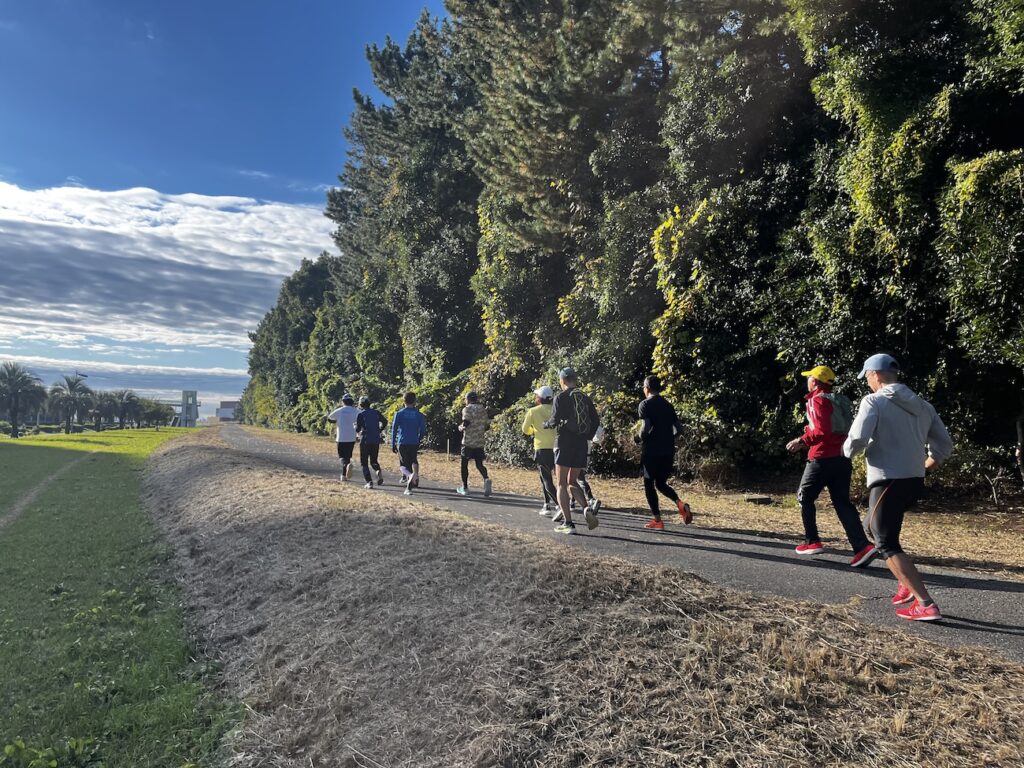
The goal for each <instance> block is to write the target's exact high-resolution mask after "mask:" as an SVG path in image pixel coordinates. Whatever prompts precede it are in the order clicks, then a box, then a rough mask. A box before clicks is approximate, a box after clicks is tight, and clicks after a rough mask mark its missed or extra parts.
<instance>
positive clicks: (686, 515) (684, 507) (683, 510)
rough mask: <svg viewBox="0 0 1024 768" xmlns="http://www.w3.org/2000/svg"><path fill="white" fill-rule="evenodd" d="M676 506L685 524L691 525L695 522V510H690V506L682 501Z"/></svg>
mask: <svg viewBox="0 0 1024 768" xmlns="http://www.w3.org/2000/svg"><path fill="white" fill-rule="evenodd" d="M676 506H677V507H678V508H679V516H680V517H681V518H683V524H684V525H689V524H690V523H692V522H693V510H691V509H690V505H689V504H687V503H686V502H685V501H683V500H682V499H680V500H679V501H677V502H676Z"/></svg>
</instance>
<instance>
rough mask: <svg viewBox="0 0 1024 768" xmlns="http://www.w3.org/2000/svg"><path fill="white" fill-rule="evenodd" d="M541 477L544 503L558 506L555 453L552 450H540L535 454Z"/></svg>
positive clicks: (534, 457)
mask: <svg viewBox="0 0 1024 768" xmlns="http://www.w3.org/2000/svg"><path fill="white" fill-rule="evenodd" d="M533 460H534V461H535V462H537V472H538V474H539V475H540V487H541V490H543V491H544V503H545V504H554V505H555V506H556V507H557V506H558V490H557V489H556V488H555V479H554V477H553V476H552V473H553V472H554V471H555V452H554V450H553V449H551V448H538V449H537V450H536V451H535V452H534V454H533Z"/></svg>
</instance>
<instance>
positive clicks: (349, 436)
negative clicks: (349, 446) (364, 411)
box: [327, 405, 359, 443]
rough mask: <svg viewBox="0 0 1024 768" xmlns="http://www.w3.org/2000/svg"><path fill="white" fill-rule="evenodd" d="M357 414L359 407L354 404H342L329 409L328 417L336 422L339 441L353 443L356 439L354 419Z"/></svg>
mask: <svg viewBox="0 0 1024 768" xmlns="http://www.w3.org/2000/svg"><path fill="white" fill-rule="evenodd" d="M358 416H359V409H358V408H356V407H355V406H354V405H343V406H341V408H335V409H334V410H333V411H331V414H330V416H328V417H327V418H328V419H331V420H333V421H336V422H338V437H337V440H338V442H339V443H354V442H355V441H356V419H357V418H358Z"/></svg>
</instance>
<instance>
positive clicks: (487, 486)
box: [484, 477, 491, 496]
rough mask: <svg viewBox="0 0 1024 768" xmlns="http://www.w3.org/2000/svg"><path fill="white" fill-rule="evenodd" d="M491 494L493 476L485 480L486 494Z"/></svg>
mask: <svg viewBox="0 0 1024 768" xmlns="http://www.w3.org/2000/svg"><path fill="white" fill-rule="evenodd" d="M490 495H491V478H489V477H488V478H487V479H486V480H484V496H490Z"/></svg>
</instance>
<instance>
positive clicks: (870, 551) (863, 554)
mask: <svg viewBox="0 0 1024 768" xmlns="http://www.w3.org/2000/svg"><path fill="white" fill-rule="evenodd" d="M877 556H878V550H877V549H875V547H874V545H873V544H868V545H867V546H866V547H864V549H862V550H861V551H860V552H858V553H857V554H856V555H854V556H853V559H852V560H851V561H850V566H851V567H852V568H863V567H864V566H865V565H867V564H868V563H870V562H871V561H872V560H874V559H875V558H876V557H877Z"/></svg>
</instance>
